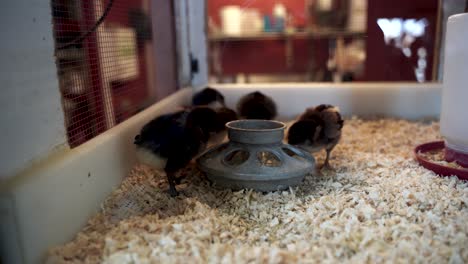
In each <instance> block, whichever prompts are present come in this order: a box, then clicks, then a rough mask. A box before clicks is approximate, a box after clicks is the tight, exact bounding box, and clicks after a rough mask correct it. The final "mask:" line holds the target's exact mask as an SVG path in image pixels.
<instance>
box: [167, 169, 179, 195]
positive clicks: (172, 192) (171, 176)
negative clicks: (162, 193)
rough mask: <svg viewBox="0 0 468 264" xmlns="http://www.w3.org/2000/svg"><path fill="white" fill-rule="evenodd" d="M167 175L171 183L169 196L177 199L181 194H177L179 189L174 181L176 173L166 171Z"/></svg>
mask: <svg viewBox="0 0 468 264" xmlns="http://www.w3.org/2000/svg"><path fill="white" fill-rule="evenodd" d="M166 175H167V181H168V182H169V190H168V192H169V195H170V196H171V197H175V196H177V195H179V192H177V189H176V187H175V180H174V177H175V172H174V171H166Z"/></svg>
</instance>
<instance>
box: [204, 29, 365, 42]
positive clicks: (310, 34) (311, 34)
mask: <svg viewBox="0 0 468 264" xmlns="http://www.w3.org/2000/svg"><path fill="white" fill-rule="evenodd" d="M345 37H351V38H366V37H367V33H366V32H360V31H343V30H316V31H304V32H293V33H286V32H260V33H254V34H242V35H238V36H236V35H226V34H223V33H216V34H210V35H209V36H208V40H209V41H211V42H222V41H256V40H282V39H291V38H294V39H318V38H345Z"/></svg>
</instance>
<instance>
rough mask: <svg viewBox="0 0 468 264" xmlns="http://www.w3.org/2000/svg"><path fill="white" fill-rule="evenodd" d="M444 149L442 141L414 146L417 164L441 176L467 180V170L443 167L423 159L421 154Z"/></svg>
mask: <svg viewBox="0 0 468 264" xmlns="http://www.w3.org/2000/svg"><path fill="white" fill-rule="evenodd" d="M444 148H445V143H444V141H434V142H429V143H424V144H421V145H418V146H416V148H415V149H414V155H415V157H416V160H417V161H418V163H419V164H420V165H421V166H423V167H424V168H426V169H429V170H431V171H433V172H435V173H437V174H439V175H442V176H453V175H455V176H458V178H459V179H462V180H468V169H462V168H460V169H459V168H454V167H449V166H445V165H443V164H440V163H436V162H434V161H431V160H429V159H427V158H425V157H424V156H423V155H422V154H423V153H425V152H429V151H434V150H443V149H444Z"/></svg>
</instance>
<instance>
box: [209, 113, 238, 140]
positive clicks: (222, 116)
mask: <svg viewBox="0 0 468 264" xmlns="http://www.w3.org/2000/svg"><path fill="white" fill-rule="evenodd" d="M215 111H216V127H215V131H214V133H212V134H211V137H210V142H209V146H208V147H212V146H216V145H219V144H221V143H223V142H224V141H225V140H226V139H227V131H226V123H227V122H230V121H234V120H237V119H238V118H237V114H236V112H235V111H234V110H232V109H229V108H227V107H220V108H217V109H216V110H215Z"/></svg>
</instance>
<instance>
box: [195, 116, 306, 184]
mask: <svg viewBox="0 0 468 264" xmlns="http://www.w3.org/2000/svg"><path fill="white" fill-rule="evenodd" d="M226 127H227V129H228V138H229V140H230V141H229V142H227V143H224V144H221V145H219V146H216V147H214V148H212V149H210V150H208V151H207V152H206V153H205V154H204V155H202V156H201V157H200V158H199V159H198V160H197V162H198V166H199V167H200V169H201V170H202V171H203V172H205V173H206V174H207V176H208V178H209V179H210V180H211V181H213V182H214V183H215V184H216V185H218V186H221V187H227V188H231V189H234V190H239V189H254V190H257V191H276V190H284V189H287V188H288V187H289V186H295V185H298V184H300V183H301V182H302V180H303V178H304V176H305V175H306V174H307V173H310V172H312V171H313V169H314V167H315V159H314V157H313V156H312V155H310V154H309V153H307V152H305V151H303V150H301V149H298V148H296V147H293V146H291V145H288V144H284V143H283V137H284V130H285V127H286V126H285V124H283V123H281V122H278V121H269V120H237V121H232V122H229V123H227V124H226Z"/></svg>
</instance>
